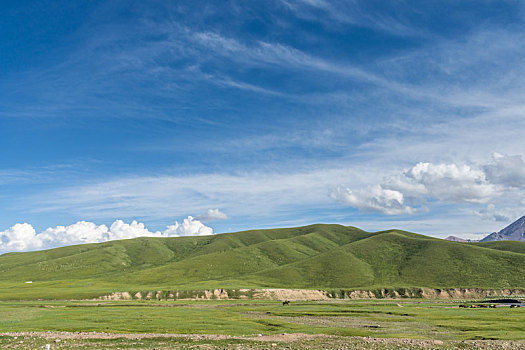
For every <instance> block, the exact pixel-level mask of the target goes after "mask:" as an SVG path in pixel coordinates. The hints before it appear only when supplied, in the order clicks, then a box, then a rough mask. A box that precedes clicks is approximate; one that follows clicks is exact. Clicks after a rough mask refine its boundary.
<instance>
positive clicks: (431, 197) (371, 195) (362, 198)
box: [334, 157, 521, 221]
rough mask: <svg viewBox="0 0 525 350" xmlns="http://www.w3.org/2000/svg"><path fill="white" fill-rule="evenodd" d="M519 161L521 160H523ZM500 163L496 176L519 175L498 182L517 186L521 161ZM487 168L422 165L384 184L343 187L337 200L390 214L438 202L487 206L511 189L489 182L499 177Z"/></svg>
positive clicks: (499, 215)
mask: <svg viewBox="0 0 525 350" xmlns="http://www.w3.org/2000/svg"><path fill="white" fill-rule="evenodd" d="M517 159H519V160H521V157H519V158H517ZM514 160H515V159H514ZM503 163H504V164H503ZM507 163H509V164H507ZM498 164H500V165H502V166H500V167H495V168H494V169H493V168H491V169H492V171H493V173H494V174H496V173H497V174H499V173H498V172H497V171H496V170H498V171H500V172H502V173H505V172H504V169H502V168H510V169H513V170H515V171H514V173H513V174H516V175H515V176H511V177H510V179H509V178H506V177H505V178H503V177H502V176H500V177H497V180H500V179H503V180H509V181H499V182H502V183H503V182H507V185H510V184H511V183H513V184H516V183H517V182H516V181H517V179H519V175H520V172H519V169H520V167H519V166H520V164H519V162H516V161H514V162H502V161H500V163H498ZM503 165H504V166H503ZM486 168H487V167H483V166H481V167H474V166H470V165H466V164H460V165H458V164H454V163H448V164H446V163H441V164H433V163H428V162H425V163H423V162H420V163H418V164H416V165H415V166H413V167H411V168H409V169H408V170H405V171H404V172H403V173H401V174H394V175H390V176H387V177H386V178H385V179H384V181H383V183H380V184H378V185H375V186H372V187H370V186H369V187H368V188H367V189H358V190H351V189H349V188H346V189H341V188H339V189H338V190H337V192H336V194H335V196H334V197H335V198H337V199H339V200H341V201H342V202H343V203H345V204H347V205H349V206H352V207H355V208H358V209H360V210H366V211H376V212H380V213H383V214H388V215H400V214H414V213H416V212H417V210H416V209H415V207H422V206H425V205H426V203H427V202H431V201H436V200H437V201H441V202H449V203H487V202H489V201H491V200H493V199H495V198H497V197H500V196H501V195H502V194H504V193H506V192H508V191H509V190H510V188H508V187H505V186H503V185H502V184H499V183H492V182H491V181H489V179H492V178H496V176H492V177H488V176H487V175H486V174H485V171H484V169H486ZM516 169H518V170H516ZM510 173H511V172H508V173H506V174H507V175H508V174H510ZM407 202H408V203H411V206H410V205H407V204H406V203H407ZM488 208H492V207H490V206H489V207H488ZM476 214H477V215H479V216H482V217H483V218H488V217H489V216H490V217H493V219H494V220H498V221H503V220H508V216H504V215H503V214H502V213H501V212H495V211H494V210H493V208H492V210H489V211H480V212H476Z"/></svg>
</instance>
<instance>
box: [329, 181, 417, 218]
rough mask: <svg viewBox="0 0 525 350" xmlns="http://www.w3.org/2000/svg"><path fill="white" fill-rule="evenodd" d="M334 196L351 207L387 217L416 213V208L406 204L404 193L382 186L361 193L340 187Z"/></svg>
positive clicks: (360, 191)
mask: <svg viewBox="0 0 525 350" xmlns="http://www.w3.org/2000/svg"><path fill="white" fill-rule="evenodd" d="M332 196H333V197H334V198H336V199H338V200H340V201H341V202H343V203H345V204H347V205H349V206H351V207H355V208H358V209H359V210H363V211H372V212H378V213H382V214H387V215H399V214H413V213H414V212H415V211H416V209H415V208H412V207H410V206H408V205H405V204H404V196H403V193H401V192H399V191H395V190H389V189H385V188H383V187H381V186H380V185H377V186H373V187H371V188H368V189H367V190H359V191H352V190H351V189H349V188H341V187H340V188H338V189H337V190H336V191H335V192H334V193H333V195H332Z"/></svg>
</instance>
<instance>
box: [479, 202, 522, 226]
mask: <svg viewBox="0 0 525 350" xmlns="http://www.w3.org/2000/svg"><path fill="white" fill-rule="evenodd" d="M474 214H476V215H478V216H479V217H480V218H482V219H483V220H489V221H500V222H509V221H511V219H512V217H513V215H511V214H510V213H508V212H506V211H504V210H498V209H496V206H495V205H494V204H489V205H487V207H486V208H483V209H481V210H477V211H474Z"/></svg>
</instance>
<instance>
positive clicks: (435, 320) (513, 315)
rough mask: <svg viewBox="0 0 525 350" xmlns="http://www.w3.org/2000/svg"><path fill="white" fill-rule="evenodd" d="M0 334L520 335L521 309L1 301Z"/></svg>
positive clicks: (384, 303)
mask: <svg viewBox="0 0 525 350" xmlns="http://www.w3.org/2000/svg"><path fill="white" fill-rule="evenodd" d="M0 314H1V315H2V317H1V318H0V329H1V330H2V332H27V331H46V332H47V331H51V332H53V331H69V332H108V333H112V332H113V333H121V334H126V333H161V334H162V333H167V334H223V335H230V336H238V337H244V338H249V337H257V336H258V335H259V334H262V335H279V334H283V333H288V334H290V333H305V334H327V335H336V336H360V337H377V338H408V339H434V340H441V341H457V340H469V339H470V340H475V339H507V340H520V339H525V308H516V309H510V308H508V307H503V306H502V307H498V308H496V309H462V308H459V307H458V303H454V302H450V301H448V302H433V301H422V302H414V301H410V300H404V301H392V300H390V301H388V300H381V301H349V300H339V301H331V302H292V303H291V304H290V305H288V306H282V304H281V303H278V302H276V301H243V302H241V301H231V300H226V301H224V300H223V301H218V300H214V301H211V300H209V301H184V302H182V301H174V302H173V301H172V302H163V301H161V302H159V301H127V302H124V301H107V302H100V303H93V302H81V301H77V302H75V301H63V302H60V301H48V302H38V301H32V302H1V303H0Z"/></svg>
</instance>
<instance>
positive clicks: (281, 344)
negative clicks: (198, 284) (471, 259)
mask: <svg viewBox="0 0 525 350" xmlns="http://www.w3.org/2000/svg"><path fill="white" fill-rule="evenodd" d="M47 344H49V348H50V349H51V350H55V349H119V350H120V349H122V350H123V349H134V350H145V349H150V350H151V349H156V350H161V349H162V350H164V349H239V350H240V349H259V350H262V349H373V350H390V349H494V350H496V349H504V350H518V349H523V350H525V341H500V340H469V341H439V340H422V339H397V338H364V337H341V336H329V335H310V334H301V333H295V334H277V335H258V336H255V337H235V336H228V335H215V334H153V333H150V334H115V333H97V332H71V333H69V332H23V333H22V332H21V333H0V348H1V349H45V348H46V345H47Z"/></svg>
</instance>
